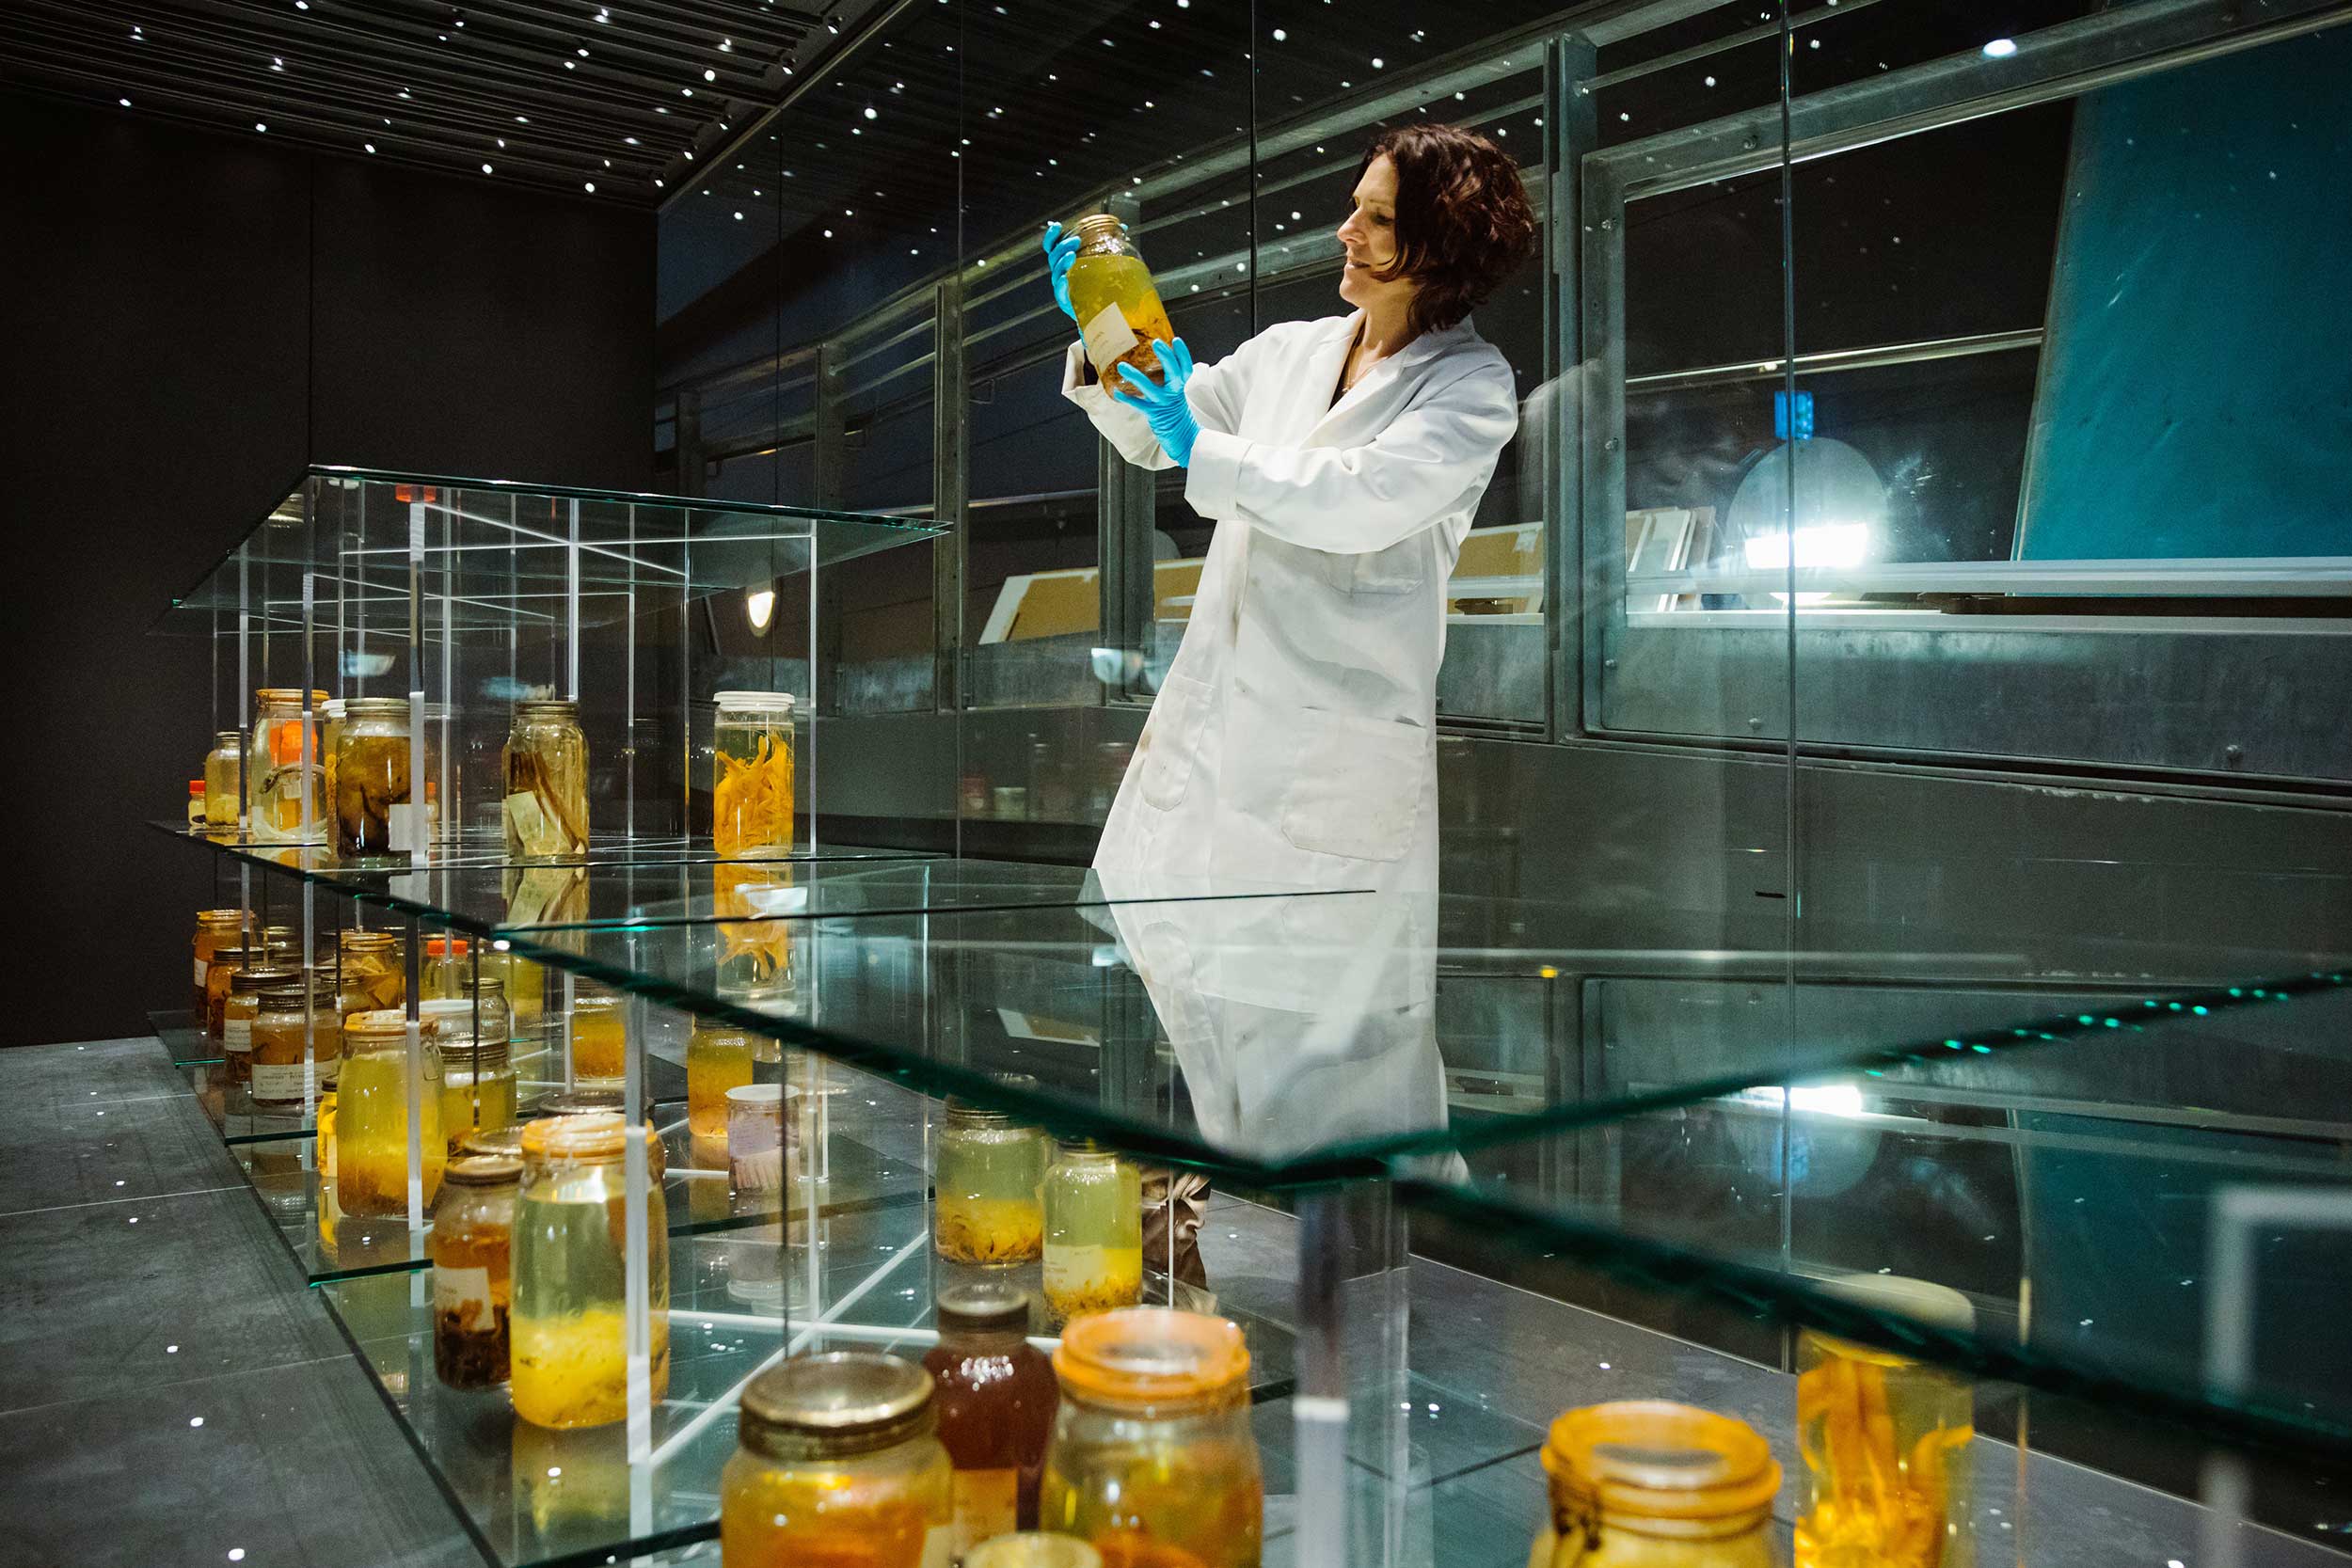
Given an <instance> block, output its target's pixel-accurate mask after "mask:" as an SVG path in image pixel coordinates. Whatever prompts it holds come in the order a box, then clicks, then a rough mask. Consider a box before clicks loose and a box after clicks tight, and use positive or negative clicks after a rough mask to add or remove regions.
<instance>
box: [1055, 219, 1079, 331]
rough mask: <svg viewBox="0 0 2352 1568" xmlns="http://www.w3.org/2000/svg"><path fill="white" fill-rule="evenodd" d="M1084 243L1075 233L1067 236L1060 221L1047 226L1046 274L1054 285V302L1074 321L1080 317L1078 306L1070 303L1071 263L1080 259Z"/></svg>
mask: <svg viewBox="0 0 2352 1568" xmlns="http://www.w3.org/2000/svg"><path fill="white" fill-rule="evenodd" d="M1082 243H1084V242H1082V241H1081V240H1080V239H1079V238H1078V236H1077V235H1075V234H1072V235H1069V236H1067V237H1065V236H1064V235H1063V233H1062V231H1061V225H1060V224H1058V223H1049V224H1047V225H1046V226H1045V276H1046V277H1047V278H1048V280H1050V281H1051V282H1052V283H1053V285H1054V303H1055V304H1057V305H1058V306H1060V307H1061V313H1062V314H1063V315H1065V316H1068V317H1069V318H1070V319H1071V320H1072V321H1073V322H1074V321H1076V320H1077V319H1078V308H1077V307H1076V306H1074V305H1073V304H1071V303H1070V263H1071V262H1073V261H1076V260H1077V259H1078V246H1079V245H1081V244H1082Z"/></svg>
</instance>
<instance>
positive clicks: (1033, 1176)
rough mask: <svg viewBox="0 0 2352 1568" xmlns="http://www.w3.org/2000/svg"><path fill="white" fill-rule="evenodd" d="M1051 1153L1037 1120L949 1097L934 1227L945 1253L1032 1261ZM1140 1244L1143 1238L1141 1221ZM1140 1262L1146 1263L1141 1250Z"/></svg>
mask: <svg viewBox="0 0 2352 1568" xmlns="http://www.w3.org/2000/svg"><path fill="white" fill-rule="evenodd" d="M1026 1082H1028V1083H1029V1084H1032V1085H1033V1084H1034V1083H1035V1080H1034V1079H1029V1080H1026ZM1049 1155H1050V1151H1049V1150H1048V1148H1047V1146H1046V1141H1045V1134H1044V1133H1043V1132H1041V1131H1039V1130H1038V1129H1037V1128H1034V1127H1025V1126H1023V1125H1021V1124H1020V1123H1019V1122H1016V1121H1014V1120H1013V1119H1012V1117H1009V1116H1007V1115H1006V1114H1005V1113H1004V1112H1002V1111H991V1110H987V1109H985V1108H983V1107H981V1106H978V1105H973V1104H969V1103H967V1102H965V1101H961V1100H950V1101H947V1115H946V1123H945V1125H943V1126H942V1127H941V1128H940V1130H939V1143H938V1146H937V1158H936V1159H935V1160H934V1162H933V1167H932V1175H931V1183H932V1186H933V1187H934V1188H935V1189H936V1190H937V1192H938V1194H939V1209H938V1215H937V1218H936V1219H935V1221H934V1222H933V1224H932V1227H931V1235H932V1239H933V1241H934V1243H936V1244H937V1246H938V1248H939V1255H940V1256H941V1257H942V1258H946V1259H952V1260H954V1261H955V1262H959V1263H1026V1262H1029V1261H1031V1260H1033V1259H1037V1258H1039V1257H1041V1256H1042V1254H1043V1252H1044V1249H1045V1206H1044V1196H1043V1190H1044V1185H1045V1170H1046V1164H1047V1161H1048V1159H1049ZM1136 1245H1137V1246H1138V1247H1140V1246H1141V1245H1142V1230H1141V1228H1140V1226H1139V1225H1138V1228H1137V1230H1136ZM1136 1267H1137V1268H1138V1270H1139V1269H1140V1268H1141V1267H1142V1254H1141V1253H1140V1252H1138V1253H1137V1254H1136Z"/></svg>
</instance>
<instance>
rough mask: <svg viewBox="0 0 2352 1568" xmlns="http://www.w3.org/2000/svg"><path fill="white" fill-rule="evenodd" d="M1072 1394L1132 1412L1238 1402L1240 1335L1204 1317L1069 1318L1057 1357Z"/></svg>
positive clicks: (1150, 1311) (1154, 1310)
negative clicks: (1166, 1406) (1204, 1402)
mask: <svg viewBox="0 0 2352 1568" xmlns="http://www.w3.org/2000/svg"><path fill="white" fill-rule="evenodd" d="M1054 1371H1055V1374H1056V1375H1057V1377H1059V1378H1060V1379H1061V1386H1062V1387H1063V1388H1064V1389H1066V1390H1067V1391H1069V1392H1070V1393H1071V1394H1072V1395H1073V1396H1075V1397H1077V1398H1080V1399H1087V1400H1092V1401H1095V1402H1100V1403H1104V1404H1115V1405H1121V1406H1126V1407H1130V1408H1136V1407H1150V1406H1152V1405H1164V1404H1165V1405H1186V1404H1198V1403H1200V1402H1203V1401H1208V1400H1222V1399H1226V1398H1232V1397H1234V1396H1237V1395H1239V1394H1240V1393H1241V1391H1242V1386H1243V1381H1244V1380H1245V1379H1246V1378H1248V1375H1249V1348H1248V1345H1247V1344H1245V1343H1244V1342H1243V1339H1242V1334H1241V1329H1240V1328H1239V1327H1238V1326H1236V1325H1235V1324H1233V1323H1229V1322H1227V1321H1226V1320H1225V1319H1223V1318H1219V1317H1214V1316H1212V1315H1211V1314H1209V1313H1206V1312H1182V1311H1178V1310H1177V1309H1176V1308H1174V1307H1120V1308H1119V1309H1118V1310H1117V1311H1115V1312H1097V1313H1094V1314H1092V1315H1090V1316H1088V1317H1083V1318H1077V1319H1073V1321H1072V1322H1071V1324H1070V1326H1069V1327H1068V1328H1066V1329H1064V1330H1063V1331H1062V1338H1061V1344H1060V1346H1059V1348H1057V1350H1056V1351H1055V1352H1054Z"/></svg>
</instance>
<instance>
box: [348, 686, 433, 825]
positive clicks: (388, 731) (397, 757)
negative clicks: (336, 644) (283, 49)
mask: <svg viewBox="0 0 2352 1568" xmlns="http://www.w3.org/2000/svg"><path fill="white" fill-rule="evenodd" d="M343 708H344V712H343V722H342V733H341V735H339V736H337V738H336V741H335V786H334V793H333V795H332V796H331V797H330V799H332V800H333V801H334V805H335V852H336V854H338V855H340V856H342V857H343V858H344V859H346V860H351V859H358V858H361V857H370V858H373V857H382V856H386V855H392V854H406V853H407V852H408V850H409V848H410V847H411V846H412V845H413V844H415V842H416V838H415V826H414V823H413V822H412V820H411V818H412V817H413V816H414V815H415V813H414V812H413V811H412V809H411V808H410V805H409V799H410V791H409V782H408V699H407V698H405V697H354V698H352V699H351V700H350V701H349V702H347V703H345V704H344V705H343Z"/></svg>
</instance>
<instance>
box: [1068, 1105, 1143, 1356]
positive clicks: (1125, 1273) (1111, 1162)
mask: <svg viewBox="0 0 2352 1568" xmlns="http://www.w3.org/2000/svg"><path fill="white" fill-rule="evenodd" d="M1044 1196H1045V1202H1044V1209H1045V1245H1044V1254H1045V1310H1046V1312H1047V1313H1048V1314H1049V1315H1050V1316H1051V1317H1052V1318H1053V1319H1054V1321H1055V1322H1056V1323H1067V1322H1069V1321H1070V1320H1072V1319H1073V1318H1077V1317H1080V1316H1083V1315H1084V1314H1086V1313H1089V1312H1107V1311H1110V1310H1111V1309H1113V1308H1114V1307H1133V1306H1135V1305H1136V1303H1137V1302H1139V1301H1141V1300H1142V1299H1143V1175H1142V1173H1141V1172H1140V1171H1138V1170H1137V1169H1136V1167H1135V1166H1134V1165H1132V1164H1128V1163H1127V1162H1126V1161H1124V1160H1121V1159H1120V1158H1119V1157H1118V1156H1117V1155H1115V1154H1113V1153H1111V1152H1110V1150H1108V1149H1106V1148H1102V1147H1100V1146H1099V1145H1097V1144H1095V1143H1093V1142H1091V1141H1080V1142H1077V1143H1072V1144H1064V1145H1063V1146H1062V1149H1061V1153H1060V1155H1059V1157H1058V1158H1057V1159H1056V1160H1055V1161H1054V1164H1053V1167H1052V1168H1051V1169H1050V1170H1048V1171H1047V1172H1046V1173H1045V1195H1044Z"/></svg>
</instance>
